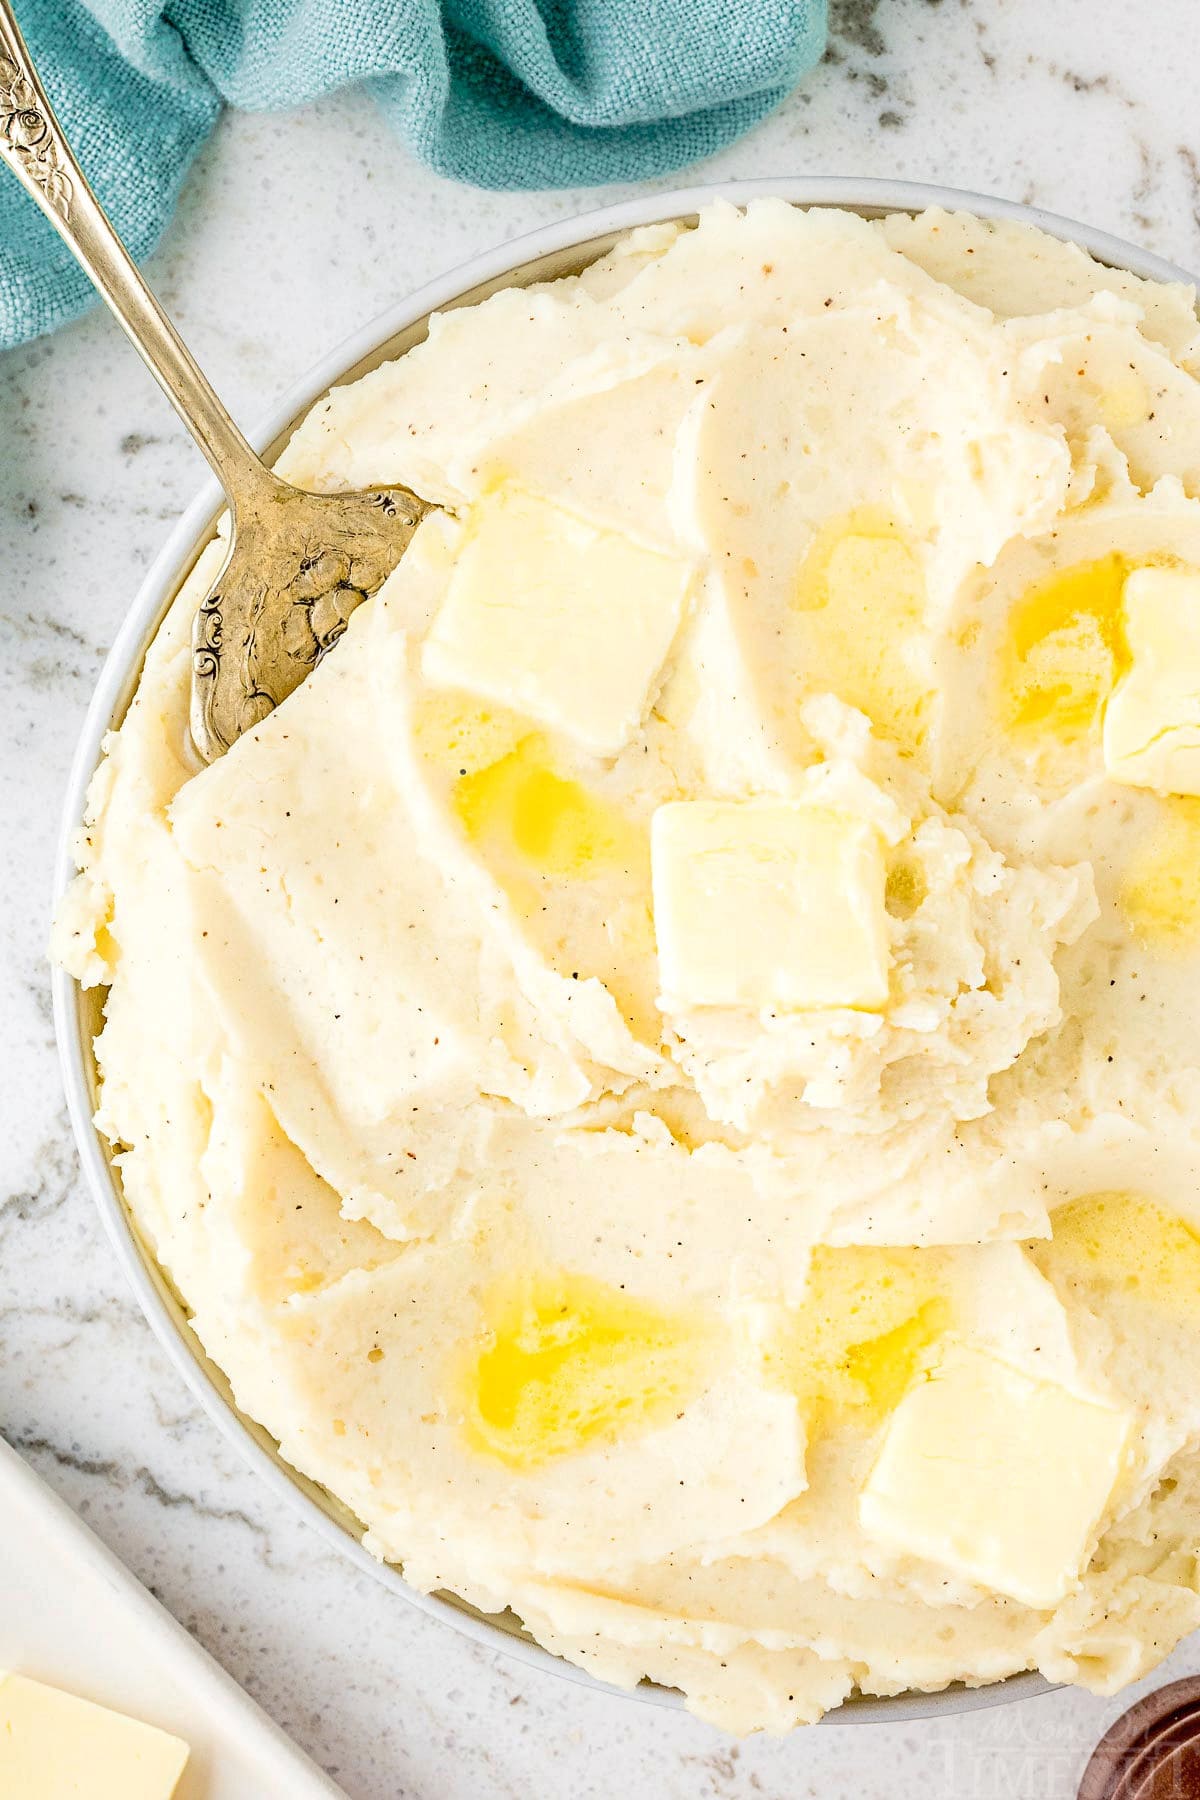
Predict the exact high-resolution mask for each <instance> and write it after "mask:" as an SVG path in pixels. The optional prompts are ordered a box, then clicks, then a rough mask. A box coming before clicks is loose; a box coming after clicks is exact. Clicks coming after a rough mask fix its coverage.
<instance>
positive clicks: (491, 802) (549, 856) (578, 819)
mask: <svg viewBox="0 0 1200 1800" xmlns="http://www.w3.org/2000/svg"><path fill="white" fill-rule="evenodd" d="M550 754H551V753H550V749H549V746H548V745H547V743H546V741H545V739H544V738H542V737H541V736H540V735H539V734H536V733H534V734H531V735H530V736H528V737H525V738H522V739H521V741H520V743H518V744H517V745H516V746H515V748H514V749H512V750H510V751H509V752H508V753H507V755H505V756H502V757H501V758H500V759H499V760H498V761H497V762H493V763H490V764H488V765H486V766H485V767H483V768H481V769H478V770H475V771H474V772H471V773H468V774H466V775H464V776H461V777H460V778H459V780H458V782H457V783H456V785H455V789H454V810H455V812H456V813H457V815H458V818H459V820H460V821H461V823H462V825H463V828H464V830H465V831H466V833H467V836H468V837H469V838H470V839H471V840H472V842H473V843H475V844H477V845H478V846H479V847H480V848H481V849H484V850H487V849H491V850H493V851H496V850H499V851H500V852H501V853H502V854H503V853H506V852H507V853H508V854H509V855H510V856H516V857H517V858H518V859H519V860H520V861H521V862H522V863H523V864H525V865H526V866H527V867H529V868H531V869H532V870H534V871H535V872H536V873H538V874H541V875H550V876H554V877H556V878H557V879H559V880H563V879H568V880H586V879H588V878H589V877H591V876H594V875H596V874H599V873H603V872H606V871H607V872H618V873H622V874H627V875H630V876H639V877H640V876H642V875H643V874H644V873H645V872H646V871H647V870H648V867H649V846H648V842H647V838H646V833H645V832H644V831H643V830H642V829H641V828H640V827H639V826H637V825H635V824H634V822H633V821H632V820H631V819H629V818H628V817H627V816H626V814H625V813H623V812H622V811H621V810H620V809H619V808H618V807H616V806H614V805H612V804H611V802H609V801H607V800H605V799H603V798H602V797H601V796H600V795H598V794H596V793H593V792H591V791H589V790H588V789H587V788H585V787H584V786H583V784H582V783H581V782H578V781H574V780H570V779H567V778H565V777H564V776H562V775H560V774H558V773H556V771H555V770H554V768H553V767H552V766H551V761H550Z"/></svg>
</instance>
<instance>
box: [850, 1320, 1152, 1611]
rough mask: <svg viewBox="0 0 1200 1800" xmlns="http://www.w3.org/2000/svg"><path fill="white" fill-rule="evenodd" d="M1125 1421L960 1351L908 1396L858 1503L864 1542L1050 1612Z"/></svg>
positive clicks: (1065, 1583) (1101, 1495)
mask: <svg viewBox="0 0 1200 1800" xmlns="http://www.w3.org/2000/svg"><path fill="white" fill-rule="evenodd" d="M1131 1422H1132V1421H1131V1419H1130V1416H1129V1415H1128V1414H1127V1413H1125V1412H1121V1411H1117V1410H1116V1409H1114V1408H1112V1407H1108V1406H1102V1405H1099V1404H1098V1403H1097V1402H1095V1401H1093V1400H1086V1399H1082V1398H1081V1397H1080V1396H1079V1395H1078V1394H1073V1393H1071V1392H1069V1390H1068V1389H1066V1388H1064V1387H1060V1386H1059V1385H1058V1383H1057V1382H1049V1381H1039V1380H1038V1379H1037V1378H1036V1377H1034V1376H1032V1375H1027V1374H1026V1373H1025V1372H1024V1371H1023V1370H1021V1369H1016V1368H1013V1367H1011V1366H1010V1365H1009V1364H1008V1363H1004V1362H1001V1361H1000V1360H999V1359H998V1358H997V1357H995V1356H992V1355H990V1354H989V1353H988V1352H986V1351H983V1350H978V1349H975V1348H972V1347H971V1346H968V1345H966V1344H961V1343H956V1344H952V1345H950V1346H949V1347H948V1349H947V1351H946V1353H945V1354H944V1355H943V1357H942V1359H941V1361H940V1362H939V1363H938V1364H937V1365H936V1366H935V1367H934V1368H933V1369H932V1370H931V1371H930V1373H929V1374H928V1375H927V1376H926V1377H925V1378H923V1379H920V1380H918V1381H917V1382H916V1383H915V1384H914V1385H913V1386H912V1387H910V1388H909V1390H908V1392H907V1394H906V1395H905V1397H904V1399H903V1400H902V1401H901V1402H900V1404H899V1406H898V1407H897V1408H896V1411H895V1412H894V1413H893V1414H892V1418H891V1422H890V1424H889V1426H888V1430H887V1435H886V1437H885V1438H884V1442H883V1448H882V1450H881V1451H880V1454H879V1459H878V1461H877V1462H876V1464H875V1467H874V1469H873V1470H872V1472H871V1475H870V1477H869V1479H868V1481H867V1484H866V1487H865V1488H864V1490H863V1492H862V1495H861V1497H860V1499H859V1518H860V1521H861V1523H862V1526H863V1528H864V1530H866V1531H867V1532H869V1533H870V1535H871V1536H872V1537H873V1538H876V1539H878V1540H879V1541H881V1542H883V1543H885V1544H888V1545H890V1546H892V1547H893V1548H894V1549H897V1550H902V1551H906V1552H908V1553H910V1554H911V1555H913V1556H920V1557H923V1558H925V1559H926V1560H928V1561H929V1562H934V1563H938V1564H940V1565H941V1566H942V1567H943V1568H946V1569H949V1570H951V1571H953V1573H955V1574H956V1575H960V1576H963V1577H965V1578H966V1579H967V1580H968V1581H972V1582H977V1583H978V1584H979V1585H980V1586H982V1587H985V1588H990V1589H992V1590H993V1591H994V1592H996V1593H998V1594H1007V1595H1009V1596H1010V1597H1011V1598H1012V1599H1014V1600H1020V1601H1023V1602H1024V1604H1025V1605H1026V1606H1033V1607H1050V1606H1054V1605H1055V1604H1056V1603H1057V1602H1058V1601H1059V1600H1061V1599H1062V1598H1063V1596H1064V1595H1065V1594H1066V1593H1067V1592H1068V1591H1069V1590H1070V1587H1071V1584H1072V1582H1073V1581H1074V1580H1075V1577H1076V1576H1077V1575H1078V1574H1079V1571H1080V1569H1081V1567H1082V1565H1083V1561H1084V1558H1085V1557H1086V1556H1087V1554H1088V1551H1089V1549H1090V1547H1091V1541H1092V1537H1093V1534H1094V1532H1095V1530H1096V1527H1097V1525H1098V1524H1099V1522H1100V1518H1101V1515H1102V1514H1103V1512H1104V1509H1105V1506H1106V1505H1107V1503H1108V1500H1109V1497H1110V1495H1111V1494H1112V1490H1113V1487H1114V1485H1115V1483H1116V1480H1117V1477H1118V1475H1119V1474H1120V1472H1121V1467H1122V1463H1123V1459H1124V1454H1125V1446H1126V1443H1127V1441H1128V1437H1129V1430H1130V1425H1131Z"/></svg>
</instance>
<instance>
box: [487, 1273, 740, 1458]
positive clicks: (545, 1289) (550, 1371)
mask: <svg viewBox="0 0 1200 1800" xmlns="http://www.w3.org/2000/svg"><path fill="white" fill-rule="evenodd" d="M485 1315H486V1317H487V1319H488V1323H489V1326H490V1330H489V1332H488V1338H487V1342H486V1344H485V1347H484V1348H483V1349H482V1351H481V1352H480V1353H479V1355H478V1357H477V1358H476V1360H475V1362H474V1364H473V1367H472V1368H471V1370H470V1372H469V1376H468V1381H467V1400H468V1405H467V1418H468V1435H469V1437H470V1439H471V1441H472V1443H473V1445H474V1447H475V1448H476V1449H477V1450H480V1451H483V1452H485V1453H487V1454H489V1455H491V1456H494V1457H497V1458H499V1459H500V1461H502V1462H505V1463H508V1464H509V1465H511V1466H512V1467H514V1468H534V1467H536V1466H537V1465H538V1464H540V1463H544V1462H547V1461H549V1460H550V1459H551V1458H552V1457H557V1456H566V1455H569V1454H571V1453H572V1452H574V1451H579V1450H584V1449H586V1448H587V1447H588V1446H590V1445H592V1444H595V1443H599V1442H604V1441H612V1440H614V1439H616V1438H618V1437H625V1436H628V1435H630V1434H631V1433H635V1432H639V1431H644V1430H647V1429H648V1428H650V1427H652V1426H654V1425H657V1424H661V1423H665V1422H667V1421H668V1420H670V1419H671V1418H673V1417H674V1416H675V1415H676V1414H677V1413H679V1412H681V1411H682V1410H683V1409H684V1408H685V1407H686V1406H687V1405H688V1404H689V1402H690V1401H692V1400H693V1399H695V1398H696V1397H697V1396H698V1395H699V1394H700V1393H701V1392H702V1390H703V1389H704V1387H705V1386H706V1385H707V1383H708V1381H709V1379H710V1376H711V1372H712V1368H713V1349H714V1343H715V1340H716V1338H717V1337H718V1336H719V1333H718V1332H717V1331H716V1330H715V1328H714V1327H712V1326H710V1325H708V1324H706V1323H703V1322H697V1320H696V1319H695V1318H694V1317H692V1316H688V1315H684V1314H683V1313H680V1312H677V1311H674V1310H671V1309H667V1308H661V1307H657V1306H653V1305H651V1304H649V1303H648V1302H646V1301H644V1300H636V1299H632V1298H631V1297H630V1296H629V1295H627V1294H625V1293H623V1292H622V1291H621V1290H620V1289H619V1288H614V1287H611V1286H608V1285H606V1284H605V1283H603V1282H599V1281H595V1280H592V1279H591V1278H590V1277H586V1276H582V1275H570V1274H558V1275H553V1276H542V1277H538V1278H536V1279H530V1280H527V1281H524V1282H521V1283H520V1284H519V1285H517V1286H516V1287H513V1288H509V1289H507V1290H502V1291H500V1292H498V1293H495V1294H493V1295H492V1296H491V1297H490V1298H489V1300H488V1301H487V1303H486V1304H485Z"/></svg>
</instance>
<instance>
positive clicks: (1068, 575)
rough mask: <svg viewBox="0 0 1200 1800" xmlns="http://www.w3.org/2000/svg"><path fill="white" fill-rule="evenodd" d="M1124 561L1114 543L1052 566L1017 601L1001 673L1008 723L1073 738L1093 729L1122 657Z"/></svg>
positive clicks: (1011, 726)
mask: <svg viewBox="0 0 1200 1800" xmlns="http://www.w3.org/2000/svg"><path fill="white" fill-rule="evenodd" d="M1129 568H1130V565H1129V563H1128V561H1127V560H1126V558H1125V557H1123V556H1121V555H1119V554H1118V553H1116V552H1115V551H1114V552H1112V553H1111V554H1109V555H1108V556H1102V557H1100V558H1099V559H1098V560H1097V561H1095V562H1088V563H1076V564H1075V565H1074V566H1073V567H1071V568H1068V569H1061V570H1058V571H1056V572H1055V573H1054V574H1053V575H1050V576H1048V577H1047V578H1046V579H1045V580H1044V581H1039V582H1037V583H1035V584H1034V586H1033V587H1031V588H1030V589H1029V590H1028V591H1027V592H1026V593H1025V594H1024V595H1023V596H1022V598H1021V599H1020V600H1019V601H1018V602H1017V604H1016V605H1015V607H1014V608H1013V611H1012V615H1011V617H1010V619H1009V624H1008V636H1007V640H1006V642H1005V645H1004V650H1003V655H1002V667H1001V678H1000V679H1001V711H1002V714H1003V717H1004V722H1005V724H1006V725H1007V726H1008V727H1009V729H1010V730H1012V731H1015V732H1019V733H1022V734H1046V735H1050V736H1053V737H1057V738H1059V739H1061V740H1063V741H1065V742H1067V743H1073V742H1077V741H1079V740H1080V739H1081V738H1085V737H1087V736H1088V735H1089V734H1091V733H1092V732H1094V731H1096V730H1097V729H1098V727H1099V724H1100V718H1101V714H1102V712H1103V709H1104V703H1105V701H1106V700H1107V699H1108V696H1109V694H1110V693H1111V692H1112V688H1113V684H1114V682H1115V681H1116V679H1117V676H1118V675H1119V674H1120V672H1121V668H1122V666H1123V662H1124V657H1125V646H1124V638H1123V634H1122V630H1121V591H1122V588H1123V587H1124V583H1125V577H1126V575H1127V574H1128V573H1129Z"/></svg>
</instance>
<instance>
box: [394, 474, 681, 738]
mask: <svg viewBox="0 0 1200 1800" xmlns="http://www.w3.org/2000/svg"><path fill="white" fill-rule="evenodd" d="M691 576H692V569H691V565H690V563H688V562H685V561H684V560H682V559H681V558H679V557H674V556H668V555H665V554H663V552H661V551H658V550H648V549H646V548H645V546H644V545H641V544H636V543H634V541H633V540H632V539H631V538H628V537H625V536H624V535H623V534H622V533H621V532H618V531H611V530H607V529H606V528H605V527H603V526H600V525H595V524H592V523H591V522H590V521H589V520H587V519H584V518H581V517H579V516H578V514H576V513H572V512H568V511H566V510H565V509H564V508H563V507H561V506H556V505H555V504H554V503H553V502H552V501H549V500H543V499H540V498H539V497H538V496H537V495H535V494H530V493H526V492H524V491H523V490H522V489H520V488H517V487H513V486H502V487H499V488H496V489H495V490H493V491H492V492H491V493H489V494H485V495H484V496H483V498H482V499H481V500H479V501H478V502H477V504H476V505H475V507H474V508H473V509H472V512H471V515H470V517H469V519H468V521H467V528H466V537H465V541H464V543H463V547H462V550H461V551H460V553H459V556H458V559H457V561H456V562H455V565H454V570H453V573H452V574H451V577H450V582H449V586H448V588H447V591H446V597H445V599H444V601H443V602H442V606H441V609H440V611H439V612H438V614H437V617H436V618H435V619H434V622H433V625H432V627H431V628H430V632H429V635H428V637H427V638H426V641H425V650H424V656H423V673H424V675H425V679H426V680H427V681H430V682H432V683H433V684H434V685H435V686H440V687H457V688H465V689H466V690H467V691H468V692H469V693H472V694H479V695H481V696H482V697H483V698H484V699H487V700H493V701H496V702H498V703H499V704H501V705H503V706H507V707H509V708H511V709H512V710H513V711H514V712H519V713H523V714H525V715H526V717H528V718H530V719H536V720H537V721H538V722H539V723H540V724H542V725H548V726H550V727H551V729H552V730H555V731H561V732H564V733H565V734H566V735H567V736H569V737H571V738H573V739H575V741H576V742H577V743H579V744H580V745H582V747H583V748H584V749H585V750H588V751H591V752H592V753H593V754H595V755H598V756H608V755H613V754H615V752H616V751H618V750H620V748H621V747H622V745H623V744H625V743H626V742H627V741H628V739H629V738H630V737H631V736H632V735H633V733H634V732H635V731H636V730H637V728H638V726H639V725H640V724H641V721H642V718H643V716H644V714H645V711H646V708H647V707H648V705H649V704H650V701H651V699H652V698H653V693H654V689H655V687H656V686H657V683H658V679H659V676H660V673H661V671H662V666H663V663H664V662H665V660H666V657H667V653H668V651H669V650H670V648H671V644H672V642H673V640H674V637H675V634H676V632H677V631H678V629H679V624H680V621H681V619H682V617H683V609H684V603H685V600H686V598H687V590H688V585H689V582H690V580H691Z"/></svg>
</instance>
